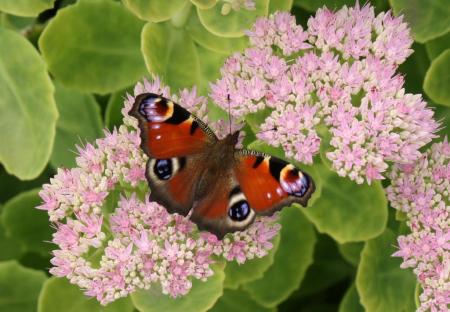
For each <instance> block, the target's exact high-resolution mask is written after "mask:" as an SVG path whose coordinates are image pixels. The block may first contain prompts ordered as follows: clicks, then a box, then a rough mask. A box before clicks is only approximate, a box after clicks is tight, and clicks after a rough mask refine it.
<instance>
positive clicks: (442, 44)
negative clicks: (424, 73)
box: [425, 31, 450, 60]
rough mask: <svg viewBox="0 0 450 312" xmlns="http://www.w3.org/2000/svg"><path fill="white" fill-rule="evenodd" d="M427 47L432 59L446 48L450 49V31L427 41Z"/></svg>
mask: <svg viewBox="0 0 450 312" xmlns="http://www.w3.org/2000/svg"><path fill="white" fill-rule="evenodd" d="M425 47H426V49H427V53H428V56H429V57H430V60H433V59H435V58H436V57H438V56H439V54H441V53H442V52H444V51H445V50H446V49H450V31H449V32H448V33H446V34H445V35H443V36H442V37H439V38H436V39H433V40H430V41H427V43H426V44H425Z"/></svg>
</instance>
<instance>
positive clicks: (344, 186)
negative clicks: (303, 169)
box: [304, 164, 388, 244]
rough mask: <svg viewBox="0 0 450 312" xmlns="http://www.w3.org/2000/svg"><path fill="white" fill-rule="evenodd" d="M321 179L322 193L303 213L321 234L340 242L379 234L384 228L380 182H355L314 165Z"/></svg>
mask: <svg viewBox="0 0 450 312" xmlns="http://www.w3.org/2000/svg"><path fill="white" fill-rule="evenodd" d="M314 167H315V168H316V170H317V171H318V172H319V176H320V178H321V180H322V183H323V186H322V192H321V196H320V197H319V198H318V199H317V200H316V201H315V202H314V203H313V204H312V205H311V207H309V208H308V209H305V210H304V212H305V214H306V216H307V217H308V218H309V219H310V220H311V222H312V223H314V225H315V226H316V228H317V230H318V231H319V232H321V233H326V234H328V235H330V236H332V237H333V238H334V239H335V240H336V241H337V242H339V243H340V244H343V243H348V242H356V241H363V240H367V239H370V238H373V237H376V236H378V235H379V234H381V233H382V232H383V230H384V229H385V228H386V222H387V217H388V210H387V201H386V197H385V194H384V190H383V187H382V186H381V183H380V182H379V181H373V182H372V185H370V186H369V185H367V184H361V185H358V184H356V183H354V182H352V181H350V180H349V179H347V178H342V177H339V176H338V175H337V174H336V173H335V172H333V171H331V170H329V169H327V168H326V166H325V165H323V164H315V165H314Z"/></svg>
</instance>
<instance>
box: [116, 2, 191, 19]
mask: <svg viewBox="0 0 450 312" xmlns="http://www.w3.org/2000/svg"><path fill="white" fill-rule="evenodd" d="M188 1H189V0H170V1H155V0H122V2H123V4H124V5H125V6H126V7H127V9H128V10H130V11H131V12H133V13H134V14H135V15H136V16H138V17H139V18H140V19H143V20H146V21H149V22H154V23H158V22H162V21H166V20H168V19H170V18H171V17H172V16H174V15H175V14H176V13H177V12H178V11H180V10H181V9H183V8H184V6H185V5H186V3H188Z"/></svg>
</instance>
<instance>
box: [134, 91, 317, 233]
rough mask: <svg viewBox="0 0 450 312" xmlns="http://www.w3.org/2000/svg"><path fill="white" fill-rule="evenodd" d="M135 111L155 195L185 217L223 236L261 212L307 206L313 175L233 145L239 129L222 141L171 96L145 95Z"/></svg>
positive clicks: (249, 221) (246, 225)
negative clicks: (188, 216) (289, 206)
mask: <svg viewBox="0 0 450 312" xmlns="http://www.w3.org/2000/svg"><path fill="white" fill-rule="evenodd" d="M130 114H131V115H132V116H134V117H136V118H137V119H138V121H139V128H140V129H141V139H142V143H141V147H142V149H143V150H144V152H145V153H146V154H147V155H148V156H149V160H148V162H147V168H146V177H147V181H148V184H149V187H150V190H151V193H150V199H151V200H153V201H156V202H158V203H160V204H161V205H163V206H165V207H166V209H167V210H168V211H169V212H171V213H174V212H176V213H179V214H181V215H184V216H186V215H188V214H189V212H191V211H192V212H191V220H192V221H193V222H195V223H196V224H197V225H198V226H199V228H200V229H206V230H209V231H210V232H212V233H214V234H216V235H217V236H218V237H219V238H222V237H223V236H224V235H225V234H226V233H229V232H234V231H238V230H243V229H245V228H246V227H248V226H249V225H250V224H251V223H252V222H253V221H254V219H255V216H256V215H257V214H259V215H270V214H273V213H274V212H275V211H277V210H279V209H281V208H282V207H284V206H288V205H290V204H292V203H293V202H297V203H300V204H302V205H303V206H306V204H307V201H308V199H309V198H310V196H311V194H312V193H313V192H314V183H313V181H312V179H311V178H310V177H309V176H308V175H307V174H306V173H304V172H302V171H300V170H299V169H297V168H295V167H294V166H293V165H292V164H289V163H287V162H285V161H283V160H281V159H278V158H275V157H272V156H270V155H266V154H263V153H258V152H255V151H249V150H241V149H237V148H236V144H237V142H238V137H239V132H235V133H232V134H228V135H227V136H226V137H225V138H224V139H222V140H220V139H218V138H217V137H216V135H215V134H214V133H213V132H212V131H211V129H210V128H209V127H208V126H207V125H206V124H205V123H203V122H202V121H201V120H200V119H198V118H196V117H195V116H193V115H192V114H190V113H189V112H188V111H187V110H185V109H184V108H182V107H181V106H180V105H178V104H176V103H173V102H172V101H170V100H168V99H165V98H163V97H161V96H159V95H156V94H152V93H145V94H141V95H139V96H137V97H136V102H135V103H134V105H133V108H132V110H131V112H130Z"/></svg>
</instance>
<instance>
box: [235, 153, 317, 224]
mask: <svg viewBox="0 0 450 312" xmlns="http://www.w3.org/2000/svg"><path fill="white" fill-rule="evenodd" d="M236 154H237V156H236V158H237V159H238V165H237V166H236V168H235V174H236V177H237V180H238V181H239V185H240V186H241V188H242V191H243V193H244V194H245V196H246V198H247V199H248V202H249V203H250V206H251V207H252V209H254V210H255V212H256V213H257V214H260V215H271V214H273V213H274V212H275V211H277V210H280V209H281V208H283V207H285V206H289V205H291V204H292V203H299V204H301V205H302V206H306V205H307V202H308V200H309V198H310V197H311V195H312V193H313V192H314V190H315V186H314V182H313V180H312V179H311V177H310V176H308V175H307V174H306V173H305V172H303V171H301V170H300V169H298V168H296V167H295V166H294V165H292V164H290V163H288V162H286V161H284V160H282V159H279V158H277V157H274V156H270V155H266V154H261V153H257V152H253V151H247V150H240V151H236Z"/></svg>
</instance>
